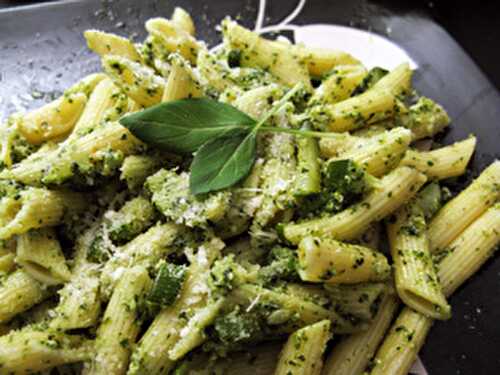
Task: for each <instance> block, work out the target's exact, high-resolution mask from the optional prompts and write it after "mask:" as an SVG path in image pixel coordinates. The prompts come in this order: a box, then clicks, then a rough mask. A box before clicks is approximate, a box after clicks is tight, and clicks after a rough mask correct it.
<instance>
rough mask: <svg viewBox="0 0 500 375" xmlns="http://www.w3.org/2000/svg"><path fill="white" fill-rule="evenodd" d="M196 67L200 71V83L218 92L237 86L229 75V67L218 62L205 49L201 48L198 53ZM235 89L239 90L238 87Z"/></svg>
mask: <svg viewBox="0 0 500 375" xmlns="http://www.w3.org/2000/svg"><path fill="white" fill-rule="evenodd" d="M196 67H197V69H198V71H199V73H200V76H201V79H202V83H203V84H204V85H207V86H209V87H210V88H213V89H215V90H216V91H218V92H223V91H225V90H227V89H235V88H236V87H237V86H236V82H235V80H234V79H232V77H231V71H230V70H229V68H228V67H227V66H225V65H223V64H222V63H220V62H219V61H218V60H217V59H216V58H215V57H214V56H213V55H212V54H210V53H209V52H208V51H207V50H206V49H202V50H200V52H199V53H198V57H197V60H196ZM237 90H238V91H239V88H238V89H237Z"/></svg>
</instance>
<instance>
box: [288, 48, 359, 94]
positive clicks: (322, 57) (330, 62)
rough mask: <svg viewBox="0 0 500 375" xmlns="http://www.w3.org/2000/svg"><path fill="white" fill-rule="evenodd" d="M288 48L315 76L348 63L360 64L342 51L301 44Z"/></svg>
mask: <svg viewBox="0 0 500 375" xmlns="http://www.w3.org/2000/svg"><path fill="white" fill-rule="evenodd" d="M290 48H291V49H292V50H293V52H294V53H296V54H297V55H298V56H300V59H301V60H302V61H304V62H305V64H306V65H307V69H308V70H309V74H311V75H312V76H315V77H321V76H323V75H324V74H327V73H329V72H331V71H332V70H334V69H338V68H339V67H344V66H348V65H357V66H360V62H359V61H358V60H357V59H355V58H354V57H353V56H351V55H350V54H348V53H346V52H343V51H338V50H332V49H328V48H315V47H307V46H302V45H292V46H290ZM353 89H354V87H353Z"/></svg>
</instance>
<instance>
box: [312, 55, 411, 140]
mask: <svg viewBox="0 0 500 375" xmlns="http://www.w3.org/2000/svg"><path fill="white" fill-rule="evenodd" d="M411 75H412V72H411V69H410V67H409V65H408V64H401V65H400V66H398V67H397V68H396V69H394V70H393V71H392V72H390V73H389V74H387V75H386V76H384V77H383V78H381V79H380V80H379V81H378V82H377V83H376V84H375V85H374V86H373V87H372V88H371V89H369V90H367V91H365V92H364V93H362V94H360V95H356V96H353V97H351V98H349V99H346V100H343V101H341V102H338V103H335V104H326V105H323V106H318V107H316V108H314V109H313V110H312V112H311V116H313V117H316V118H318V119H322V118H324V119H325V121H326V123H327V125H326V127H327V128H328V130H330V131H333V132H345V131H351V130H356V129H358V128H361V127H363V126H366V125H368V124H373V123H375V122H377V121H381V120H383V119H386V118H388V117H391V116H392V115H394V113H397V112H398V111H400V108H399V103H398V102H397V96H398V95H400V94H402V93H405V92H408V91H409V89H410V85H411Z"/></svg>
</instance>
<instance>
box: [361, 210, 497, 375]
mask: <svg viewBox="0 0 500 375" xmlns="http://www.w3.org/2000/svg"><path fill="white" fill-rule="evenodd" d="M499 242H500V206H499V205H498V204H497V205H495V206H493V207H491V208H490V209H489V210H488V211H486V212H485V213H484V214H483V215H482V216H481V217H480V218H479V219H477V220H476V221H474V222H473V223H472V224H471V225H470V226H469V227H468V228H467V229H466V230H465V231H464V232H463V233H462V234H461V235H460V236H459V237H458V238H457V239H455V240H454V241H453V242H452V243H451V245H450V251H448V252H446V253H445V254H444V259H443V260H442V261H441V262H440V263H439V264H438V277H439V280H440V282H441V286H442V288H443V293H444V295H445V296H449V295H451V294H452V293H453V292H454V291H455V290H456V289H457V288H458V287H459V286H460V285H462V284H463V283H464V282H465V281H466V280H467V279H468V278H469V277H471V276H472V274H474V273H475V272H476V271H477V270H478V269H479V268H480V267H481V265H482V264H483V263H484V262H485V261H486V260H487V259H488V258H489V257H490V256H491V253H492V250H494V249H495V247H496V246H497V245H498V243H499ZM451 246H452V247H451ZM432 322H433V320H432V319H431V318H428V317H426V316H424V315H422V314H420V313H417V312H415V311H413V310H411V309H410V308H408V307H405V308H404V309H403V311H402V312H401V313H400V315H399V317H398V318H397V320H396V322H395V323H394V324H393V326H392V328H391V330H390V332H389V334H388V336H387V337H386V338H385V340H384V343H383V344H382V346H381V347H380V348H379V350H378V352H377V355H376V356H375V359H374V361H373V363H374V364H375V367H374V368H373V369H372V370H371V371H370V372H369V374H371V375H378V374H380V375H387V374H390V375H393V374H394V375H404V374H407V372H408V370H409V368H410V366H411V365H412V363H413V362H414V361H415V358H416V356H417V353H418V351H419V350H420V348H421V346H422V345H423V342H424V340H425V337H426V336H427V334H428V332H429V329H430V327H431V325H432Z"/></svg>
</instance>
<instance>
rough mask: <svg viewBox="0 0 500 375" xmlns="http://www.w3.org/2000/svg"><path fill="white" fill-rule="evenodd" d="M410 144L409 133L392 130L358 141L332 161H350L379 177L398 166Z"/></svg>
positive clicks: (402, 129)
mask: <svg viewBox="0 0 500 375" xmlns="http://www.w3.org/2000/svg"><path fill="white" fill-rule="evenodd" d="M410 142H411V131H409V130H408V129H405V128H394V129H391V130H389V131H386V132H383V133H381V134H379V135H376V136H373V137H370V138H366V139H359V140H358V142H357V144H356V145H354V146H353V147H352V148H350V149H349V150H347V151H345V152H341V153H340V154H339V156H337V157H335V158H333V160H336V159H351V160H352V161H354V162H356V163H357V164H358V165H359V166H361V167H362V168H363V169H365V170H366V171H367V172H368V173H369V174H371V175H372V176H375V177H380V176H382V175H384V174H386V173H387V172H389V171H391V170H392V169H393V168H394V167H396V166H397V165H398V163H399V162H400V160H401V159H402V158H403V156H404V155H405V152H407V149H408V146H409V145H410ZM403 165H405V164H403Z"/></svg>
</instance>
